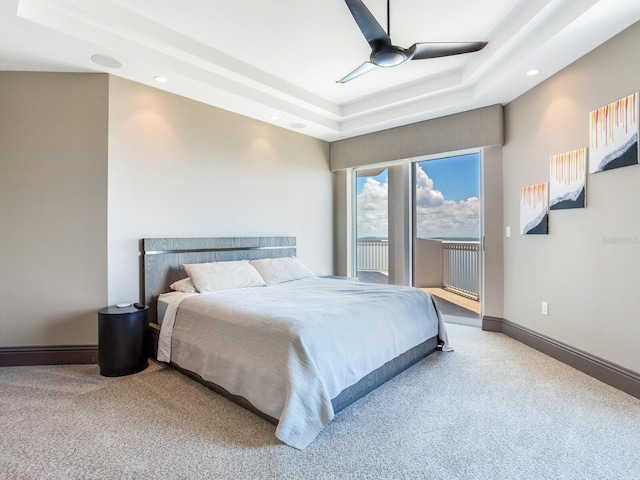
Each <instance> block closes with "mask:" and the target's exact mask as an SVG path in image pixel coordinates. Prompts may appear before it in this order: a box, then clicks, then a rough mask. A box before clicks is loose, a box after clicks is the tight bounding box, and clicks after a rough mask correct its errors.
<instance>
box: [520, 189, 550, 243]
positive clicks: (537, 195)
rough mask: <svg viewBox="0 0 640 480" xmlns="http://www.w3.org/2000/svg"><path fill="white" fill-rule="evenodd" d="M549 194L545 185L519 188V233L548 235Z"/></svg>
mask: <svg viewBox="0 0 640 480" xmlns="http://www.w3.org/2000/svg"><path fill="white" fill-rule="evenodd" d="M548 205H549V193H548V190H547V184H546V183H538V184H536V185H529V186H528V187H522V188H520V233H521V234H523V235H533V234H543V235H546V234H548V233H549V207H548Z"/></svg>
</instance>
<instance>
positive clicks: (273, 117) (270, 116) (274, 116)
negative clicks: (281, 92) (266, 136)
mask: <svg viewBox="0 0 640 480" xmlns="http://www.w3.org/2000/svg"><path fill="white" fill-rule="evenodd" d="M279 118H280V117H279V116H278V115H276V114H275V113H272V114H271V115H269V120H277V119H279Z"/></svg>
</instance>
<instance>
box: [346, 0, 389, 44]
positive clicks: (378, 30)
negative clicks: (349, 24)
mask: <svg viewBox="0 0 640 480" xmlns="http://www.w3.org/2000/svg"><path fill="white" fill-rule="evenodd" d="M344 1H345V3H346V4H347V7H349V10H351V15H353V19H354V20H355V21H356V23H357V24H358V28H360V31H361V32H362V34H363V35H364V38H366V39H367V42H369V44H371V47H372V48H373V46H374V44H380V42H384V43H387V44H389V45H390V44H391V39H390V38H389V35H387V32H385V31H384V28H382V27H381V26H380V24H379V23H378V21H377V20H376V18H375V17H374V16H373V15H372V14H371V12H370V11H369V9H368V8H367V7H366V6H365V4H364V3H362V0H344Z"/></svg>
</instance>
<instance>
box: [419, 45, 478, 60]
mask: <svg viewBox="0 0 640 480" xmlns="http://www.w3.org/2000/svg"><path fill="white" fill-rule="evenodd" d="M486 46H487V42H444V43H415V44H413V45H412V46H411V47H409V48H408V49H407V52H408V56H409V57H410V58H409V59H410V60H424V59H427V58H438V57H448V56H450V55H460V54H461V53H472V52H477V51H478V50H482V49H483V48H484V47H486Z"/></svg>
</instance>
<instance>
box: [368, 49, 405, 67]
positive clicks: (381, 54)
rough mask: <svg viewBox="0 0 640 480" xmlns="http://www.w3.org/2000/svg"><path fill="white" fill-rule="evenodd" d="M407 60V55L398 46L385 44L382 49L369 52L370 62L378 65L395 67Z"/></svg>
mask: <svg viewBox="0 0 640 480" xmlns="http://www.w3.org/2000/svg"><path fill="white" fill-rule="evenodd" d="M406 60H407V55H406V54H405V53H404V51H403V49H401V48H400V47H395V46H393V45H389V46H387V47H386V48H385V49H384V50H377V51H376V50H374V51H373V52H371V63H374V64H375V65H377V66H378V67H395V66H396V65H400V64H401V63H402V62H404V61H406Z"/></svg>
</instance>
